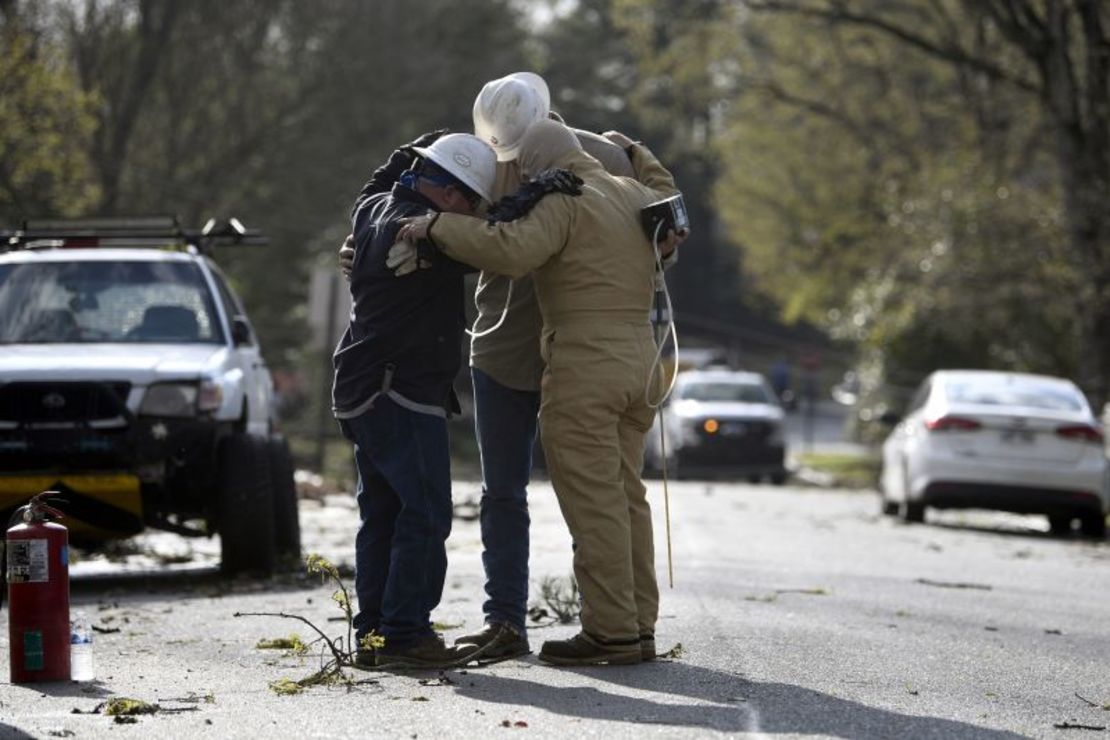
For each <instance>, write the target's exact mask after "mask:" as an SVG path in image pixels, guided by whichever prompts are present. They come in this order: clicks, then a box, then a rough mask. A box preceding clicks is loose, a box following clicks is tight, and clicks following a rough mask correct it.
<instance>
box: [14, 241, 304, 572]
mask: <svg viewBox="0 0 1110 740" xmlns="http://www.w3.org/2000/svg"><path fill="white" fill-rule="evenodd" d="M251 241H254V242H258V241H262V240H261V238H260V237H258V236H257V235H255V234H252V233H250V232H247V231H246V230H245V229H243V228H242V226H241V225H240V224H239V223H238V222H237V221H234V220H232V221H231V222H226V223H225V224H223V225H222V226H221V225H220V224H216V223H215V222H210V223H209V226H208V227H206V229H205V230H204V231H202V232H197V233H188V232H185V231H184V230H182V229H180V228H179V227H178V226H177V223H176V220H172V219H171V220H167V219H138V220H135V219H129V220H118V219H113V220H103V219H95V220H94V219H90V220H85V221H78V222H72V221H62V222H54V223H50V224H33V223H31V224H26V225H25V228H24V229H23V230H20V231H16V232H7V233H5V234H3V236H2V238H0V522H6V521H7V520H8V517H9V516H10V515H11V513H12V512H13V511H14V510H15V509H16V508H17V507H19V506H21V505H22V504H24V503H26V501H27V500H28V499H29V498H30V497H31V496H33V495H34V494H37V493H39V492H41V491H43V490H47V489H54V490H59V491H61V492H62V494H63V495H62V496H61V497H59V498H61V499H62V500H63V501H64V502H65V503H62V504H59V505H58V508H59V509H61V510H62V511H64V512H65V513H66V518H65V519H64V520H63V523H64V524H65V525H66V526H67V527H68V528H69V530H70V539H71V540H72V541H74V542H75V543H78V544H95V543H97V542H103V541H106V540H111V539H119V538H124V537H129V536H131V535H134V534H136V533H138V532H140V531H142V530H143V529H144V528H145V527H153V528H159V529H165V530H169V531H173V532H178V533H180V534H184V535H187V536H189V535H192V536H210V535H213V534H217V533H218V534H219V535H220V541H221V554H222V560H223V568H224V570H225V571H226V572H229V573H235V572H240V571H256V572H268V571H270V570H272V569H273V567H274V566H275V564H276V563H277V562H278V561H279V560H280V559H291V558H299V555H300V527H299V523H298V519H297V502H296V491H295V488H294V484H293V466H292V460H291V458H290V455H289V449H288V446H287V445H286V443H285V441H284V440H283V439H282V438H281V437H279V436H277V435H275V434H274V416H273V413H274V412H273V403H272V396H273V384H272V381H271V378H270V373H269V371H268V370H267V368H266V365H265V363H264V362H263V359H262V355H261V353H260V352H259V347H258V342H257V339H256V337H255V334H254V331H253V330H252V329H251V326H250V323H249V321H248V319H247V316H246V313H245V312H244V310H243V306H242V304H241V303H240V301H239V300H238V298H237V297H236V296H235V294H234V293H233V292H232V290H231V288H230V286H229V285H228V282H227V280H226V278H225V277H224V276H223V275H222V274H221V272H220V270H219V268H218V267H217V266H216V265H215V263H214V262H213V261H212V260H211V259H210V258H209V257H208V256H206V254H205V253H206V252H207V251H209V248H210V247H211V246H212V245H213V244H218V243H250V242H251Z"/></svg>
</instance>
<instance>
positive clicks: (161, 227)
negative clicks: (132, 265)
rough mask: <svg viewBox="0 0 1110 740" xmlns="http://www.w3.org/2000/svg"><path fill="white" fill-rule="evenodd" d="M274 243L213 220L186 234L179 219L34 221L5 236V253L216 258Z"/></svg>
mask: <svg viewBox="0 0 1110 740" xmlns="http://www.w3.org/2000/svg"><path fill="white" fill-rule="evenodd" d="M269 243H270V240H269V239H268V238H267V237H265V236H263V235H262V233H261V232H260V231H258V230H257V229H248V228H247V227H246V226H244V225H243V222H242V221H240V220H239V219H237V218H234V217H232V218H227V219H215V218H210V219H208V222H207V223H205V224H204V226H203V227H202V228H200V229H186V228H184V227H182V226H181V223H180V221H179V220H178V218H177V216H136V217H113V218H55V219H28V220H26V221H24V222H23V224H22V225H21V228H19V229H17V230H15V231H0V252H10V251H14V250H16V249H67V248H68V249H77V248H97V247H100V248H116V249H119V248H147V249H178V250H182V251H194V252H199V253H201V254H211V252H212V249H213V247H226V246H265V245H267V244H269Z"/></svg>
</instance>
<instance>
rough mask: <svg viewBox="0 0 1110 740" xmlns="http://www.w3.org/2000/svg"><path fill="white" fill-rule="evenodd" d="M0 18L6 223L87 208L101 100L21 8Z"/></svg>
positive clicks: (0, 172)
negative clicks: (95, 109) (95, 114)
mask: <svg viewBox="0 0 1110 740" xmlns="http://www.w3.org/2000/svg"><path fill="white" fill-rule="evenodd" d="M0 19H2V20H0V223H8V224H15V223H18V222H19V221H20V220H22V219H24V218H28V217H32V216H41V215H43V214H63V215H66V214H78V213H81V212H82V211H84V210H85V209H86V208H88V207H89V206H90V205H91V204H92V203H93V202H95V200H96V198H97V190H96V188H95V185H94V182H93V178H92V168H91V163H90V160H89V157H88V149H87V147H88V145H89V142H90V141H91V137H92V133H93V129H94V121H93V118H92V115H91V109H92V106H93V102H94V100H93V98H92V96H90V95H87V94H85V93H83V92H82V91H81V89H80V88H79V86H78V85H77V82H76V80H75V79H74V78H73V76H72V75H71V74H70V72H69V70H68V68H67V67H66V65H65V64H64V63H63V62H62V60H61V59H60V57H61V55H60V54H59V53H58V50H57V49H56V48H55V47H54V46H53V45H52V44H50V43H48V42H47V41H46V40H45V39H41V38H36V36H35V35H34V34H32V33H30V32H28V31H27V30H25V28H24V27H23V23H22V19H21V18H20V17H19V16H18V15H17V14H16V12H15V9H14V8H9V9H7V11H6V12H5V13H4V14H3V15H2V16H0Z"/></svg>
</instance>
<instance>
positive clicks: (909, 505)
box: [902, 500, 925, 524]
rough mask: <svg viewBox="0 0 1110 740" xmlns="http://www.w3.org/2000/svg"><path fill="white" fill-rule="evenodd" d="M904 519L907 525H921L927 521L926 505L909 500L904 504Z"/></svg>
mask: <svg viewBox="0 0 1110 740" xmlns="http://www.w3.org/2000/svg"><path fill="white" fill-rule="evenodd" d="M902 519H903V520H904V521H905V522H906V524H921V523H922V522H924V521H925V504H923V503H921V502H920V501H908V500H907V501H906V502H905V503H903V504H902Z"/></svg>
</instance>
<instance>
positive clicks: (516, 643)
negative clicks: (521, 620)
mask: <svg viewBox="0 0 1110 740" xmlns="http://www.w3.org/2000/svg"><path fill="white" fill-rule="evenodd" d="M455 644H456V645H477V646H478V647H483V648H486V649H485V651H483V653H482V655H481V657H479V658H477V660H478V662H479V663H481V664H483V665H484V664H486V663H496V662H498V661H500V660H508V659H509V658H518V657H520V656H521V655H527V654H528V653H530V652H532V648H531V646H529V645H528V638H527V637H525V636H524V635H523V634H521V633H520V632H519V631H518V630H517V628H516V627H514V626H513V625H511V624H509V623H508V622H490V623H489V624H487V625H486V626H485V627H483V628H482V629H480V630H478V631H477V632H471V633H470V634H467V635H463V636H462V637H458V638H456V639H455Z"/></svg>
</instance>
